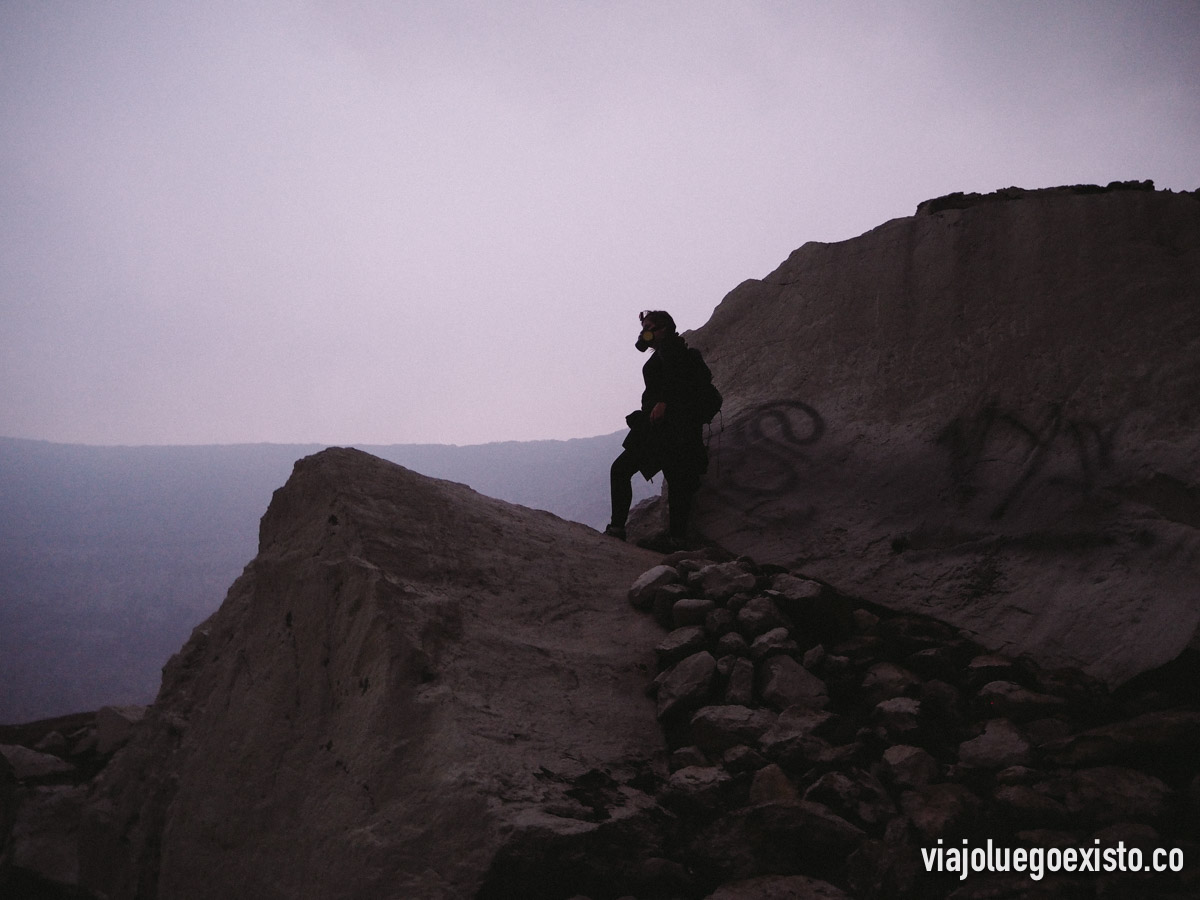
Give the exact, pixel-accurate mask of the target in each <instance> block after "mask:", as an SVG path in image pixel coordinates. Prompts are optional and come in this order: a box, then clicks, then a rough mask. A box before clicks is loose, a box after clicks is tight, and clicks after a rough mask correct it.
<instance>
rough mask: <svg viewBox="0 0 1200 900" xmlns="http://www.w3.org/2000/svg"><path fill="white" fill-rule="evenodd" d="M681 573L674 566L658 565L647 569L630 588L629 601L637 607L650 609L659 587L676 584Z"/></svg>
mask: <svg viewBox="0 0 1200 900" xmlns="http://www.w3.org/2000/svg"><path fill="white" fill-rule="evenodd" d="M678 580H679V573H678V572H676V571H675V567H674V566H666V565H658V566H655V567H654V568H652V569H647V570H646V571H645V572H643V573H642V574H641V575H639V576H638V577H637V579H636V580H635V581H634V582H633V584H632V585H631V586H630V588H629V602H630V603H632V604H633V606H634V608H635V609H650V608H651V607H652V606H653V605H654V595H655V594H656V593H657V592H658V589H659V588H661V587H664V586H665V585H668V584H675V583H676V582H677V581H678Z"/></svg>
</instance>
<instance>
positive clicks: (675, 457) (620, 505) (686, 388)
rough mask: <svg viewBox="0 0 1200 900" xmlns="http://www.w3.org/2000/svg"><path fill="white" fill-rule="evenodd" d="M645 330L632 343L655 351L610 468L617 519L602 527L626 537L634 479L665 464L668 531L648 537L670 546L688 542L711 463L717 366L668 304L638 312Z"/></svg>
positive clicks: (656, 545)
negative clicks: (678, 324) (707, 441)
mask: <svg viewBox="0 0 1200 900" xmlns="http://www.w3.org/2000/svg"><path fill="white" fill-rule="evenodd" d="M638 320H639V322H640V323H641V326H642V330H641V333H640V334H639V336H638V339H637V343H636V344H635V345H634V346H636V347H637V349H638V350H639V351H642V352H645V351H646V350H648V349H649V350H653V351H654V352H653V354H652V355H651V357H650V358H649V359H648V360H646V364H645V365H644V366H642V380H643V382H644V383H645V390H644V391H642V405H641V408H640V409H638V410H636V411H634V412H632V413H630V414H629V415H628V416H627V417H626V419H625V421H626V422H627V423H628V424H629V434H628V435H627V436H626V437H625V441H624V443H623V445H622V447H623V449H622V452H621V454H620V455H619V456H618V457H617V458H616V459H615V460H614V461H613V464H612V468H611V469H610V471H609V485H610V488H611V494H612V520H611V521H610V522H609V524H608V526H607V527H606V528H605V529H604V533H605V534H607V535H611V536H612V537H616V538H620V539H621V540H625V536H626V535H625V522H626V519H627V518H628V516H629V507H630V504H631V503H632V502H633V485H632V483H631V482H632V479H633V476H634V475H635V474H637V473H638V472H641V473H642V475H643V476H644V477H645V478H646V480H649V479H651V478H653V477H654V476H655V475H657V474H658V473H659V472H660V471H661V472H662V473H663V475H664V476H665V477H666V480H667V515H668V520H669V526H668V533H667V535H666V536H665V538H662V537H660V538H657V539H654V540H652V541H649V542H646V544H645V545H646V546H650V547H651V548H652V549H662V550H666V551H668V552H670V551H673V550H681V549H685V548H686V547H687V542H688V522H689V520H690V518H691V513H692V501H693V499H694V498H695V496H696V491H697V490H699V488H700V481H701V478H702V477H703V475H704V473H705V472H706V471H707V470H708V449H707V448H706V447H705V446H704V425H705V423H706V422H708V421H710V420H711V419H712V415H713V412H712V411H711V402H712V400H711V398H712V396H713V395H714V394H715V395H716V397H717V398H718V399H717V401H716V402H717V403H718V404H719V402H720V401H719V397H720V395H719V394H717V393H716V391H715V389H714V388H713V386H712V372H711V371H709V368H708V365H707V364H706V363H705V362H704V358H703V356H701V354H700V351H699V350H696V349H695V348H693V347H689V346H688V345H687V342H686V341H685V340H684V339H683V338H682V337H681V336H680V335H679V334H678V333H677V332H676V330H675V320H674V319H673V318H671V316H670V314H669V313H667V312H665V311H663V310H647V311H643V312H641V313H639V314H638Z"/></svg>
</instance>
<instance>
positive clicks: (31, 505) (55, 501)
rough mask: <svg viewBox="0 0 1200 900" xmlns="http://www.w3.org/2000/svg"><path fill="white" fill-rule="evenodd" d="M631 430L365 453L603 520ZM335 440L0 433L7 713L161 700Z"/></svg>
mask: <svg viewBox="0 0 1200 900" xmlns="http://www.w3.org/2000/svg"><path fill="white" fill-rule="evenodd" d="M622 436H623V433H622V432H614V433H613V434H609V435H601V436H598V437H592V438H579V439H574V440H565V441H552V440H546V441H508V442H502V443H492V444H479V445H470V446H454V445H442V444H396V445H388V446H375V445H371V446H367V445H363V446H362V447H360V449H363V450H366V451H368V452H370V453H372V454H373V455H375V456H378V457H381V458H383V459H387V460H389V461H391V462H396V463H399V464H400V465H403V466H405V467H406V468H409V469H412V470H413V471H416V472H420V473H421V474H424V475H429V476H431V477H435V478H443V479H447V480H450V481H457V482H461V483H464V484H467V485H469V486H470V487H472V488H474V489H475V490H477V491H479V492H480V493H483V494H486V495H489V496H493V497H496V498H498V499H502V500H508V501H509V502H513V503H519V504H521V505H522V506H528V507H531V508H534V509H544V510H547V511H549V512H552V513H554V514H555V515H558V516H561V517H562V518H565V519H570V520H573V521H578V522H582V523H583V524H586V525H590V526H592V527H594V528H602V527H603V526H604V523H605V522H607V516H608V466H609V464H610V463H611V461H612V459H613V458H614V457H615V456H616V454H617V453H618V452H619V449H620V443H621V439H622ZM321 449H324V445H320V444H237V445H208V446H178V447H171V446H143V447H96V446H83V445H73V444H55V443H50V442H45V441H32V440H23V439H17V438H0V722H9V723H11V722H21V721H29V720H32V719H36V718H42V717H48V716H53V715H61V714H67V713H72V712H78V711H80V710H85V709H93V708H95V707H97V706H101V705H104V704H122V703H144V702H149V701H150V700H151V699H153V697H154V693H155V692H156V691H157V689H158V683H159V670H160V669H161V667H162V665H163V664H164V663H165V662H166V660H167V659H168V657H169V656H170V655H171V654H172V653H174V652H175V651H176V650H177V649H178V648H179V646H180V644H182V643H183V641H184V640H186V639H187V636H188V634H189V633H190V631H191V629H192V628H193V627H195V625H197V624H198V623H199V622H201V621H202V620H203V619H204V618H205V617H207V616H208V615H209V614H211V613H212V612H213V611H214V610H215V609H216V608H217V607H218V605H219V604H220V602H221V599H222V597H224V595H225V592H226V590H227V589H228V587H229V585H230V583H231V582H232V581H233V580H234V579H235V578H236V577H237V576H238V574H239V573H240V572H241V570H242V568H243V567H244V566H245V565H246V564H247V563H248V562H249V561H250V560H251V559H252V558H253V557H254V554H255V553H256V551H257V543H258V523H259V518H260V517H261V516H262V513H263V510H265V509H266V508H267V505H268V504H269V502H270V499H271V494H272V492H273V491H275V490H276V489H277V488H279V487H280V486H282V485H283V483H284V482H285V481H286V480H287V478H288V476H289V475H290V474H291V470H292V466H293V464H294V463H295V461H296V460H298V459H300V458H302V457H305V456H308V455H310V454H312V453H315V452H318V451H319V450H321ZM659 487H660V485H659V484H646V485H640V486H639V497H643V496H648V495H649V493H650V492H651V491H657V490H658V488H659Z"/></svg>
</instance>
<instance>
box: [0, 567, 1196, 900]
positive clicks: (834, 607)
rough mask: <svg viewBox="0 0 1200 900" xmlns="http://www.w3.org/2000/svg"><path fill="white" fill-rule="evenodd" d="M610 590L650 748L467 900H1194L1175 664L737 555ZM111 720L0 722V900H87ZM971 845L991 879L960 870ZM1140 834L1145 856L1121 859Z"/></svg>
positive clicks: (1188, 757)
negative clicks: (911, 608)
mask: <svg viewBox="0 0 1200 900" xmlns="http://www.w3.org/2000/svg"><path fill="white" fill-rule="evenodd" d="M629 599H630V602H631V603H632V604H633V606H634V607H636V609H638V610H640V611H642V613H643V614H645V615H648V616H653V617H654V618H655V619H656V620H657V621H658V622H659V623H660V624H661V625H662V626H663V627H664V628H665V629H667V632H666V634H665V637H663V639H662V640H661V642H660V643H659V644H658V646H657V648H656V656H657V659H658V669H659V671H658V673H657V674H656V675H655V676H654V677H653V679H652V680H651V681H649V682H648V684H647V692H648V693H650V694H651V695H652V696H653V697H654V699H655V702H656V704H657V711H658V717H659V721H660V723H661V725H662V729H663V735H664V739H665V742H666V748H665V751H664V754H665V757H666V759H668V760H669V762H668V763H667V764H666V765H662V764H661V763H652V762H647V763H646V764H645V765H641V766H631V767H629V768H627V769H624V770H621V771H616V770H593V771H590V772H587V773H586V774H583V775H582V776H578V777H574V778H573V779H571V782H570V783H569V784H567V783H563V784H562V785H559V786H558V787H560V788H561V791H560V792H559V795H560V796H562V797H564V798H567V799H566V800H565V801H564V802H563V803H562V804H560V805H559V806H557V807H555V808H553V809H549V808H548V809H547V810H546V812H548V813H550V814H551V815H553V816H556V817H558V818H560V819H563V820H566V821H571V820H574V821H575V822H577V823H578V828H577V829H572V828H554V829H545V830H544V831H539V830H538V829H536V828H534V829H525V830H522V831H520V832H519V833H518V836H517V837H515V838H514V839H513V841H512V842H511V843H510V844H508V845H507V846H505V847H504V848H503V849H502V851H501V852H500V854H499V855H498V856H497V858H496V860H495V862H494V864H493V866H492V869H491V871H490V873H489V875H488V878H487V880H486V883H485V884H484V886H483V888H482V890H481V891H480V892H479V894H478V896H479V897H480V898H481V900H496V898H515V897H521V898H531V900H536V898H546V900H551V898H554V900H566V898H589V900H616V898H636V900H650V898H681V900H682V898H711V900H751V898H753V900H771V898H800V900H803V898H823V900H832V898H845V897H852V898H859V900H874V898H895V900H904V898H921V900H926V898H929V900H936V898H947V900H983V898H988V900H1001V898H1025V897H1033V898H1096V900H1101V898H1116V897H1121V898H1128V897H1155V898H1185V897H1195V896H1197V895H1198V894H1200V865H1198V864H1197V860H1198V859H1200V840H1198V836H1200V775H1198V774H1197V773H1198V765H1197V759H1198V758H1200V757H1198V752H1200V703H1198V702H1197V680H1196V678H1195V675H1196V673H1195V671H1188V670H1187V663H1186V661H1181V662H1179V663H1177V664H1175V665H1174V666H1172V667H1168V668H1166V669H1162V670H1159V671H1157V672H1155V673H1151V674H1150V675H1147V676H1144V677H1142V678H1140V679H1138V680H1137V681H1135V682H1132V683H1129V684H1127V685H1125V686H1124V687H1123V688H1121V689H1120V690H1118V691H1115V692H1112V691H1109V690H1108V689H1107V688H1105V687H1104V686H1103V685H1101V684H1100V683H1099V682H1097V681H1095V680H1093V679H1089V678H1087V677H1085V676H1083V675H1081V674H1080V673H1078V672H1075V671H1065V670H1058V671H1045V670H1039V669H1038V668H1037V667H1036V666H1034V665H1032V664H1031V663H1028V662H1026V661H1022V660H1019V659H1010V658H1007V657H1004V656H1002V655H998V654H995V653H990V652H987V651H985V650H984V649H983V648H982V647H980V646H978V645H976V644H975V643H973V642H972V641H970V640H969V639H967V638H965V637H964V636H963V635H962V634H960V633H958V632H957V631H956V630H955V629H953V628H951V627H950V626H947V625H945V624H942V623H939V622H936V621H934V620H931V619H924V618H921V617H918V616H914V615H908V614H896V613H891V612H888V611H887V610H884V609H882V608H878V607H875V606H873V605H871V604H869V603H864V602H862V601H856V600H852V599H850V598H847V597H845V596H842V595H840V594H839V593H838V592H837V591H836V590H835V589H833V588H832V587H830V586H829V585H826V584H822V583H820V582H817V581H815V580H811V579H808V578H806V577H804V576H803V575H801V574H797V573H792V572H788V571H786V570H784V569H782V568H780V567H776V566H770V565H758V564H755V563H754V562H753V561H751V560H749V559H747V558H741V559H738V560H732V561H725V562H716V561H714V560H713V559H711V558H708V557H706V556H704V555H703V554H679V555H676V556H673V557H667V558H666V559H665V560H664V562H663V564H662V565H659V566H656V567H654V568H652V569H650V570H649V571H647V572H646V573H645V574H644V575H643V576H641V577H640V578H639V579H638V580H637V581H636V582H635V583H634V585H633V586H632V588H631V589H630V592H629ZM137 719H138V711H137V710H127V709H126V710H114V709H106V710H103V711H101V713H99V714H98V715H96V716H82V717H68V718H66V719H61V720H54V721H51V722H46V723H38V724H36V725H29V726H22V727H20V728H17V727H11V726H10V727H7V728H4V729H3V730H0V743H2V744H4V746H3V748H2V749H3V753H2V754H0V760H2V761H0V799H2V801H3V802H2V805H0V810H2V811H3V817H2V818H0V829H3V831H2V835H3V836H4V837H5V838H6V841H5V843H6V849H5V855H4V857H3V864H4V866H5V870H6V872H5V875H4V877H5V878H6V879H7V880H6V881H5V882H3V887H4V889H5V890H6V891H8V892H9V893H8V894H7V895H6V896H29V897H79V896H90V895H85V894H82V893H80V892H79V891H78V890H77V889H74V888H72V887H71V886H70V885H71V883H72V881H73V879H72V877H71V876H72V870H71V864H72V863H71V860H72V856H73V854H74V852H75V851H73V849H72V846H71V842H72V841H73V840H75V839H76V835H75V830H74V829H73V828H72V827H71V817H72V816H73V815H76V814H77V812H78V809H79V807H80V804H81V803H82V798H83V796H84V795H85V794H86V792H87V790H88V787H87V785H88V781H89V780H90V779H91V778H92V777H94V776H95V774H96V773H97V772H98V771H100V770H101V769H102V768H103V766H104V765H105V763H106V762H107V760H108V759H109V758H110V757H111V755H112V753H113V752H114V751H115V750H116V749H117V748H119V746H120V745H121V743H122V741H123V740H124V739H125V738H126V737H127V735H128V733H129V731H130V729H132V728H136V723H137ZM544 775H545V778H546V779H547V780H554V779H558V780H562V778H563V776H561V775H556V774H554V773H553V772H551V771H549V770H545V773H544ZM989 842H990V844H991V846H992V851H991V857H990V858H991V859H992V860H993V861H998V862H1000V863H1004V862H1005V861H1007V863H1008V866H1009V868H1010V871H1009V872H1007V873H985V872H979V871H975V868H977V867H978V866H979V865H980V864H982V863H984V862H986V860H987V858H988V857H987V856H986V855H984V854H986V853H987V849H986V848H987V847H988V845H989ZM964 846H965V847H966V848H968V850H975V849H976V848H978V850H979V853H977V854H976V856H977V857H980V858H978V859H976V860H975V863H974V866H973V867H972V869H971V871H970V872H969V873H968V874H967V876H966V877H965V878H964V877H962V874H961V871H962V866H961V864H960V863H959V859H960V858H961V853H962V848H963V847H964ZM1019 850H1024V851H1026V853H1027V855H1026V856H1024V857H1021V856H1019V855H1018V851H1019ZM1156 850H1163V851H1168V855H1164V856H1161V857H1160V858H1159V859H1158V860H1157V861H1158V862H1160V863H1161V864H1163V865H1164V866H1165V868H1166V869H1167V871H1163V872H1133V871H1129V869H1131V868H1132V867H1133V865H1134V864H1136V863H1137V862H1138V860H1139V857H1140V861H1141V863H1142V864H1144V865H1146V866H1152V865H1153V864H1154V862H1155V861H1156V859H1155V857H1154V853H1155V851H1156ZM923 851H924V852H923ZM926 855H929V856H930V858H931V859H932V861H933V864H934V867H935V868H936V867H938V866H939V865H940V868H941V869H942V870H943V871H940V872H932V873H929V872H926V870H925V864H924V862H923V859H924V857H925V856H926ZM1071 860H1074V863H1073V864H1074V865H1075V867H1076V868H1082V869H1083V871H1075V872H1068V871H1065V870H1063V867H1064V866H1068V865H1072V863H1071ZM969 865H970V863H969ZM1018 866H1020V867H1021V868H1023V869H1032V868H1038V867H1039V866H1040V868H1041V870H1042V874H1043V877H1041V878H1040V879H1035V878H1033V877H1031V875H1030V873H1029V872H1027V871H1016V868H1017V867H1018ZM1054 868H1059V869H1060V870H1059V871H1052V869H1054ZM1094 869H1099V870H1100V871H1094ZM1106 869H1113V870H1112V871H1106ZM1172 869H1174V870H1172ZM13 891H16V893H15V894H14V893H12V892H13Z"/></svg>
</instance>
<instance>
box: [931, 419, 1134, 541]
mask: <svg viewBox="0 0 1200 900" xmlns="http://www.w3.org/2000/svg"><path fill="white" fill-rule="evenodd" d="M1119 427H1120V426H1119V424H1117V425H1109V426H1104V425H1101V424H1099V423H1097V422H1094V421H1091V420H1090V419H1085V418H1077V417H1074V416H1072V415H1071V414H1070V413H1069V412H1068V411H1067V410H1066V409H1065V408H1064V407H1063V405H1062V404H1053V405H1051V406H1050V407H1049V408H1047V409H1046V410H1045V411H1044V412H1043V413H1042V414H1041V415H1040V416H1039V415H1036V414H1030V413H1017V412H1013V411H1010V410H1004V409H1001V408H1000V407H999V406H996V405H988V406H985V407H983V408H982V409H980V410H978V411H977V412H975V413H973V414H970V415H962V416H958V417H957V418H955V419H954V420H953V421H952V422H951V423H950V424H949V425H947V426H946V427H945V428H944V429H942V431H941V432H940V433H939V434H938V436H937V442H938V444H940V445H941V446H943V447H945V448H946V450H947V451H948V453H949V455H950V476H951V479H952V481H953V483H954V486H955V489H956V491H957V493H958V501H959V503H960V504H962V505H965V504H967V503H969V502H971V501H973V500H975V499H976V498H979V497H983V496H985V495H986V496H987V497H988V498H989V502H990V503H991V509H990V510H989V512H988V515H989V516H990V517H991V518H992V519H1001V518H1003V517H1004V515H1005V514H1006V513H1008V512H1009V510H1011V509H1012V507H1013V505H1014V504H1015V503H1016V502H1017V501H1018V500H1019V499H1020V498H1021V497H1022V496H1024V495H1026V494H1027V493H1029V491H1030V489H1031V487H1032V486H1033V485H1035V484H1037V483H1043V484H1050V485H1057V486H1064V485H1065V486H1067V487H1069V488H1071V489H1073V490H1077V491H1080V492H1083V493H1085V494H1086V493H1089V492H1091V491H1092V490H1093V489H1094V488H1095V487H1096V485H1097V483H1098V480H1099V478H1100V476H1101V474H1102V473H1103V472H1104V471H1105V470H1106V469H1109V468H1111V467H1112V465H1113V461H1114V447H1115V444H1116V435H1117V430H1118V428H1119ZM991 501H994V502H991Z"/></svg>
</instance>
